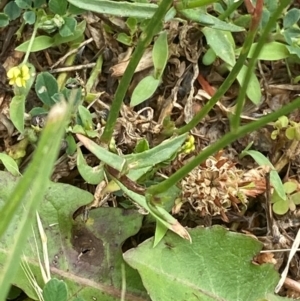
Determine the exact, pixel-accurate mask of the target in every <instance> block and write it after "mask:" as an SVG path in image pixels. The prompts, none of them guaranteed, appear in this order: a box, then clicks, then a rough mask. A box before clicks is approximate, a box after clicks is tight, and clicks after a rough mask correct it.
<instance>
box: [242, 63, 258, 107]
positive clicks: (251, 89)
mask: <svg viewBox="0 0 300 301" xmlns="http://www.w3.org/2000/svg"><path fill="white" fill-rule="evenodd" d="M247 69H248V67H247V66H243V67H242V69H241V71H240V72H239V74H238V76H237V80H238V82H239V84H240V86H242V85H243V84H247V90H246V95H247V96H248V98H249V99H250V100H251V101H252V102H253V103H254V104H256V105H258V104H259V103H260V101H261V97H262V95H261V89H260V83H259V81H258V79H257V77H256V75H255V73H254V72H253V73H252V74H251V78H250V81H249V82H248V83H244V78H245V75H246V73H247Z"/></svg>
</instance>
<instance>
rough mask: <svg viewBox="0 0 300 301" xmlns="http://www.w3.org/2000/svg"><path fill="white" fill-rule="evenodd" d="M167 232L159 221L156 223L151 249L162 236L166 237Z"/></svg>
mask: <svg viewBox="0 0 300 301" xmlns="http://www.w3.org/2000/svg"><path fill="white" fill-rule="evenodd" d="M167 231H168V228H166V227H165V226H164V225H163V224H161V223H160V222H159V221H157V222H156V227H155V234H154V241H153V248H155V247H156V246H157V245H158V244H159V242H160V241H161V240H162V239H163V238H164V236H165V235H166V233H167Z"/></svg>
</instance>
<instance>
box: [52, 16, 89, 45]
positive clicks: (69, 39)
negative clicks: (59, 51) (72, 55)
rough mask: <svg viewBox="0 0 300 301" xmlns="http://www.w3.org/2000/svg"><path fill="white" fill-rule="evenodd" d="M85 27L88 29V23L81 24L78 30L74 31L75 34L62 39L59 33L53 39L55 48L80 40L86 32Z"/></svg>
mask: <svg viewBox="0 0 300 301" xmlns="http://www.w3.org/2000/svg"><path fill="white" fill-rule="evenodd" d="M85 27H86V21H85V20H84V21H82V22H80V23H79V24H78V25H77V26H76V29H75V31H74V34H73V35H71V36H68V37H62V36H61V35H60V33H57V34H56V35H54V37H53V39H54V43H53V46H58V45H60V44H63V43H68V42H72V41H75V40H77V39H79V38H80V37H82V35H83V33H84V31H85Z"/></svg>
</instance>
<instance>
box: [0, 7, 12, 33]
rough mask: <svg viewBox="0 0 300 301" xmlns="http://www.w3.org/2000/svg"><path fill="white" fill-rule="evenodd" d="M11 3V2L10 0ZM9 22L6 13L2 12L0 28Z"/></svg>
mask: <svg viewBox="0 0 300 301" xmlns="http://www.w3.org/2000/svg"><path fill="white" fill-rule="evenodd" d="M9 3H11V2H9ZM8 24H9V18H8V16H7V15H6V14H3V13H0V28H1V27H5V26H7V25H8Z"/></svg>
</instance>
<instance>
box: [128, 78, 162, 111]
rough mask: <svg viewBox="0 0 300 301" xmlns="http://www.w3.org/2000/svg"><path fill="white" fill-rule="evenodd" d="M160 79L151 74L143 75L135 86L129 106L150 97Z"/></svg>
mask: <svg viewBox="0 0 300 301" xmlns="http://www.w3.org/2000/svg"><path fill="white" fill-rule="evenodd" d="M160 81H161V80H160V79H156V78H154V77H153V76H152V75H148V76H146V77H144V78H143V79H142V80H141V81H140V82H139V83H138V84H137V86H136V87H135V89H134V91H133V93H132V96H131V101H130V106H131V107H134V106H137V105H139V104H140V103H142V102H143V101H145V100H146V99H148V98H150V97H151V96H152V95H153V94H154V92H155V91H156V89H157V88H158V86H159V84H160Z"/></svg>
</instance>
